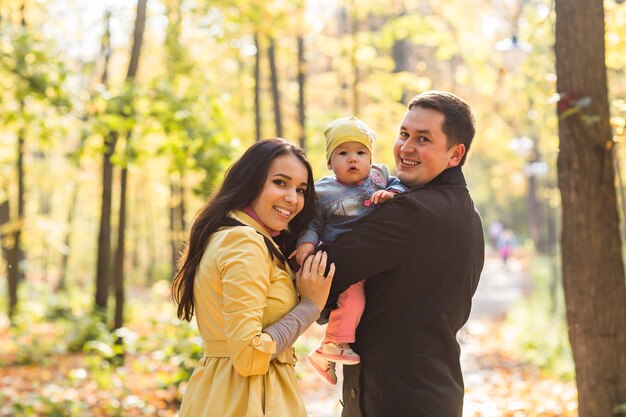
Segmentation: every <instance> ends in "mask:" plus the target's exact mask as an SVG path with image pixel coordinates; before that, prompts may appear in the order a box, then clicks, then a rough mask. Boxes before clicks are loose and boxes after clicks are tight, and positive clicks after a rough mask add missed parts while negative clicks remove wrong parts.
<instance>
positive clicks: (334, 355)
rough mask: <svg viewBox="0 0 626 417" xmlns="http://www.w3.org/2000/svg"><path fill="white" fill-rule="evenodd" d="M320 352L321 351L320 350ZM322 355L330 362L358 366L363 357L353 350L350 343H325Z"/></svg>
mask: <svg viewBox="0 0 626 417" xmlns="http://www.w3.org/2000/svg"><path fill="white" fill-rule="evenodd" d="M318 350H320V349H319V348H318ZM320 353H321V355H322V356H323V357H324V358H326V359H328V360H329V361H333V362H336V363H341V364H343V365H356V364H357V363H359V362H361V357H360V356H359V355H358V354H357V353H356V352H355V351H353V350H352V348H351V347H350V344H348V343H334V342H324V344H323V345H322V348H321V352H320Z"/></svg>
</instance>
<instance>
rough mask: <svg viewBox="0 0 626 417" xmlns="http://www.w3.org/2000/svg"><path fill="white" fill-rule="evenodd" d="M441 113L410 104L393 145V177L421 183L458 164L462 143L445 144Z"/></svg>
mask: <svg viewBox="0 0 626 417" xmlns="http://www.w3.org/2000/svg"><path fill="white" fill-rule="evenodd" d="M443 122H444V115H443V113H440V112H438V111H436V110H432V109H425V108H422V107H413V108H412V109H411V110H409V111H407V113H406V115H405V117H404V120H403V121H402V125H401V126H400V133H399V134H398V138H397V139H396V142H395V143H394V145H393V155H394V158H395V161H396V176H397V177H398V178H399V179H400V181H402V182H403V183H405V184H406V185H407V186H409V187H411V188H414V187H418V186H421V185H424V184H426V183H428V182H429V181H431V180H432V179H433V178H435V177H436V176H437V175H439V174H440V173H441V172H443V171H444V170H445V169H447V168H451V167H455V166H457V165H459V163H460V161H461V158H462V157H463V155H464V154H465V145H463V144H456V145H453V146H450V147H449V145H448V138H447V137H446V135H445V133H443V131H442V126H443Z"/></svg>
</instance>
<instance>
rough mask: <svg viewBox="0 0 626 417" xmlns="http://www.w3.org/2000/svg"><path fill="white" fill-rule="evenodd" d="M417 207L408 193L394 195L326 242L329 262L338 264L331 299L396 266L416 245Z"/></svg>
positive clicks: (322, 248) (325, 247) (323, 246)
mask: <svg viewBox="0 0 626 417" xmlns="http://www.w3.org/2000/svg"><path fill="white" fill-rule="evenodd" d="M416 211H417V208H416V207H415V206H414V205H413V204H412V203H411V201H410V200H409V199H408V198H407V197H406V196H405V195H401V196H398V197H394V198H392V199H391V200H389V201H388V202H387V203H385V204H384V205H383V206H382V207H381V208H380V209H379V210H377V211H376V212H374V213H373V214H372V215H371V216H369V217H367V218H365V219H364V220H362V221H361V222H359V223H358V224H356V225H355V226H354V228H353V229H352V230H351V231H350V233H344V234H342V235H340V236H339V237H338V238H337V239H336V240H335V241H334V242H329V243H324V244H323V245H322V247H321V248H320V249H321V250H325V251H326V252H328V256H329V259H328V263H329V264H330V263H331V262H334V263H335V276H334V278H333V283H332V287H331V290H330V296H329V301H331V302H332V300H333V299H334V297H336V296H337V295H338V294H340V293H341V292H343V291H344V290H345V289H347V288H348V287H349V286H350V285H352V284H354V283H356V282H358V281H360V280H362V279H376V277H377V275H379V274H381V273H383V272H385V271H388V270H391V269H394V268H396V267H397V266H398V265H399V264H400V263H401V262H402V259H403V258H404V257H405V256H406V252H407V249H408V248H410V247H411V246H412V245H414V244H415V240H416V239H419V236H415V230H416V223H415V217H416V215H417V214H416Z"/></svg>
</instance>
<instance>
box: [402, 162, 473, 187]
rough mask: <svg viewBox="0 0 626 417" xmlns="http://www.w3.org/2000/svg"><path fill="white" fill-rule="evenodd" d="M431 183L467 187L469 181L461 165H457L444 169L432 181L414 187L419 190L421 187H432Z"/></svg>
mask: <svg viewBox="0 0 626 417" xmlns="http://www.w3.org/2000/svg"><path fill="white" fill-rule="evenodd" d="M431 185H456V186H461V187H466V186H467V182H465V176H464V175H463V171H462V170H461V167H460V166H455V167H452V168H446V169H444V170H443V171H442V172H441V173H440V174H439V175H437V176H436V177H435V178H433V179H432V180H430V182H428V183H426V184H424V185H422V186H420V187H416V188H414V189H415V190H419V189H420V188H424V187H430V186H431Z"/></svg>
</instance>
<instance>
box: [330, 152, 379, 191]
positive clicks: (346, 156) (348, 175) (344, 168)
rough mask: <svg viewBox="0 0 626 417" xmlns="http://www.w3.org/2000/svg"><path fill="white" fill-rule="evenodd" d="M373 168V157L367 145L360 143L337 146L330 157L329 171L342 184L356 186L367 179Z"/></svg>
mask: <svg viewBox="0 0 626 417" xmlns="http://www.w3.org/2000/svg"><path fill="white" fill-rule="evenodd" d="M371 166H372V155H371V154H370V151H369V150H368V149H367V147H365V145H363V144H361V143H359V142H346V143H342V144H341V145H339V146H337V147H336V148H335V149H334V150H333V153H332V154H331V155H330V162H329V163H328V169H332V170H333V172H334V173H335V177H337V179H338V180H339V181H341V182H345V183H349V184H356V183H357V182H359V181H361V180H363V179H365V178H366V177H367V176H368V174H369V172H370V167H371Z"/></svg>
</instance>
